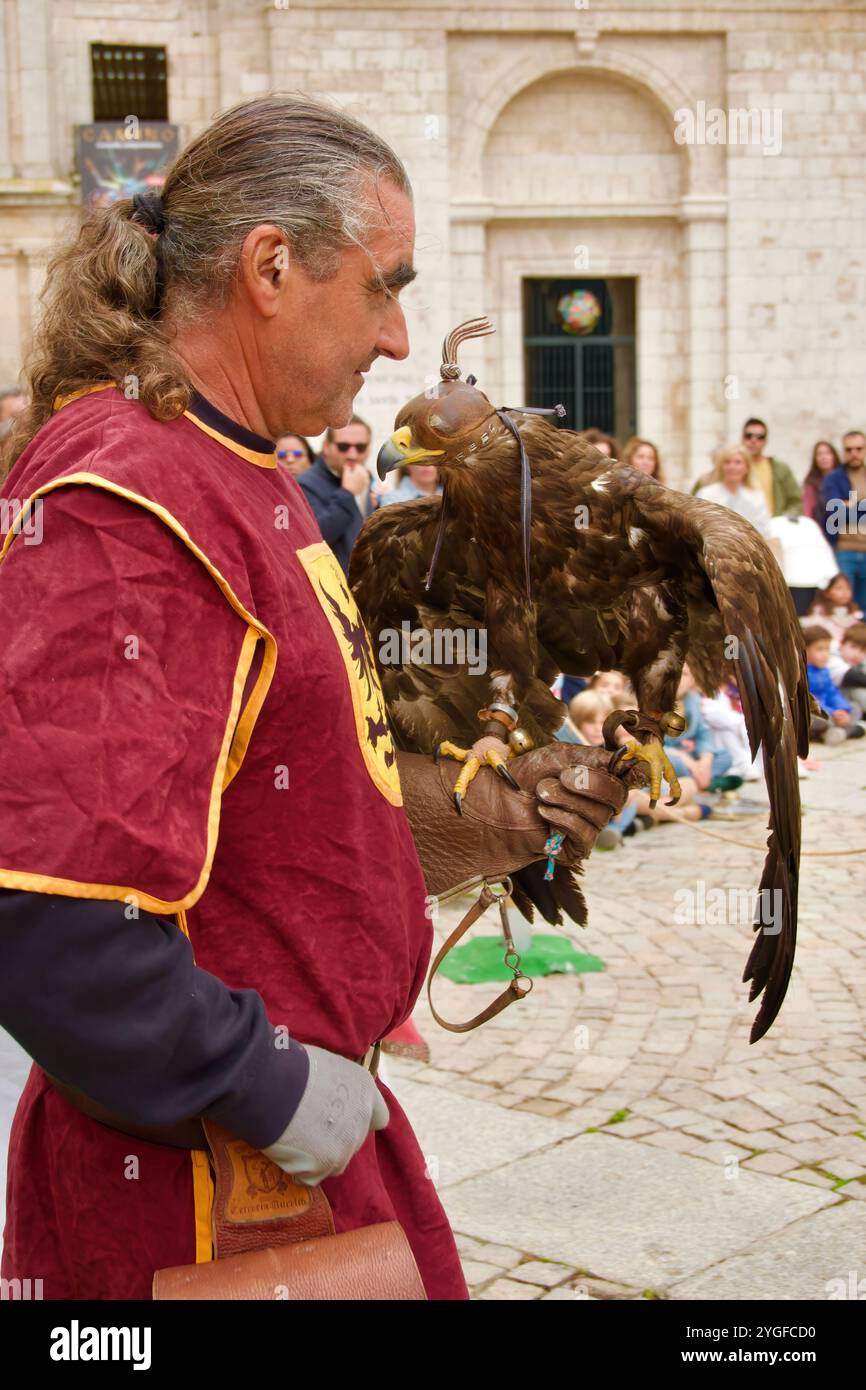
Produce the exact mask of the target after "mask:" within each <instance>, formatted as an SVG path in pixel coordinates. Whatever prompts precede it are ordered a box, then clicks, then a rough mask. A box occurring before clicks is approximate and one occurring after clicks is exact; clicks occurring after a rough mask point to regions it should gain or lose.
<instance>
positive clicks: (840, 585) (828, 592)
mask: <svg viewBox="0 0 866 1390" xmlns="http://www.w3.org/2000/svg"><path fill="white" fill-rule="evenodd" d="M810 620H811V621H812V622H816V623H820V625H821V627H824V628H826V629H827V631H828V632H829V634H830V636H831V638H832V639H833V641H834V642H841V640H842V636H843V634H844V632H845V629H846V628H847V627H850V626H851V624H852V623H862V621H863V613H862V611H861V609H859V608H858V607H857V604H856V603H855V602H854V590H853V588H852V586H851V580H850V579H849V578H848V576H847V574H836V575H834V576H833V578H832V579H831V580H830V583H829V584H828V585H827V587H826V589H822V590H821V592H820V593H819V594H816V595H815V601H814V603H813V604H812V606H811V607H810V609H809V613H808V616H807V617H806V618H804V619H803V620H802V621H803V626H804V627H805V626H806V625H807V624H808V623H809V621H810Z"/></svg>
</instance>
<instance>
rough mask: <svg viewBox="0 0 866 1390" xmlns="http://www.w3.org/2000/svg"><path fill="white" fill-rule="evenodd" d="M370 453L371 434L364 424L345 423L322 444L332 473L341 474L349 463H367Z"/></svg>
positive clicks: (323, 452)
mask: <svg viewBox="0 0 866 1390" xmlns="http://www.w3.org/2000/svg"><path fill="white" fill-rule="evenodd" d="M369 453H370V436H369V434H368V433H367V431H366V429H365V427H364V426H363V425H345V426H344V427H343V429H341V430H334V437H333V439H326V440H325V442H324V444H323V445H322V456H323V458H324V460H325V463H326V464H327V465H328V467H329V468H330V470H331V472H332V473H336V475H337V477H339V476H340V474H341V473H342V471H343V469H344V468H345V467H346V465H347V464H353V463H366V462H367V457H368V455H369Z"/></svg>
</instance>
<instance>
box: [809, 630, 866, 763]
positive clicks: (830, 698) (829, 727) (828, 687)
mask: <svg viewBox="0 0 866 1390" xmlns="http://www.w3.org/2000/svg"><path fill="white" fill-rule="evenodd" d="M803 640H804V642H805V643H806V673H807V675H808V678H809V690H810V691H811V693H812V694H813V695H814V696H815V699H816V700H817V701H818V703H819V705H822V706H823V707H824V709H825V710H826V712H827V716H828V717H827V718H826V719H820V718H817V717H816V718H814V719H813V720H812V728H811V730H810V736H811V738H813V739H821V740H823V742H824V743H842V742H844V740H845V739H848V738H862V737H863V735H864V733H866V729H864V728H863V726H862V724H858V723H857V721H856V720H855V718H854V715H853V710H852V708H851V703H850V701H848V700H846V699H845V696H844V695H843V694H842V691H841V690H840V689H839V688H838V686H836V685H834V683H833V677H832V676H831V675H830V671H829V669H828V663H829V661H830V648H831V646H832V638H831V636H830V634H829V632H828V631H827V629H826V628H825V627H820V626H819V625H818V624H817V623H812V624H810V625H809V626H808V627H805V628H804V629H803Z"/></svg>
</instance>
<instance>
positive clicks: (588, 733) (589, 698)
mask: <svg viewBox="0 0 866 1390" xmlns="http://www.w3.org/2000/svg"><path fill="white" fill-rule="evenodd" d="M612 709H613V705H612V704H611V702H610V700H609V699H608V697H607V696H606V695H604V694H603V693H602V692H601V691H598V690H581V691H580V693H579V694H578V695H573V696H572V698H571V700H570V701H569V704H568V716H567V718H566V720H565V723H564V724H563V725H562V728H561V729H559V730H558V731H557V734H556V737H557V738H558V739H559V740H560V742H562V743H582V744H585V745H594V746H597V745H599V744H601V743H604V736H603V735H602V731H601V730H602V725H603V724H604V721H605V719H606V718H607V716H608V715H609V714H610V712H611V710H612Z"/></svg>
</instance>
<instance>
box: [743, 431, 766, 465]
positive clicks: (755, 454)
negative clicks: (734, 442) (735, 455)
mask: <svg viewBox="0 0 866 1390" xmlns="http://www.w3.org/2000/svg"><path fill="white" fill-rule="evenodd" d="M766 442H767V431H766V430H765V429H764V426H763V425H754V424H753V425H746V427H745V429H744V430H743V445H744V447H745V448H746V449H747V450H748V452H749V455H750V457H751V458H753V459H759V458H760V457H761V455H762V454H763V452H764V445H765V444H766Z"/></svg>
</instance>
